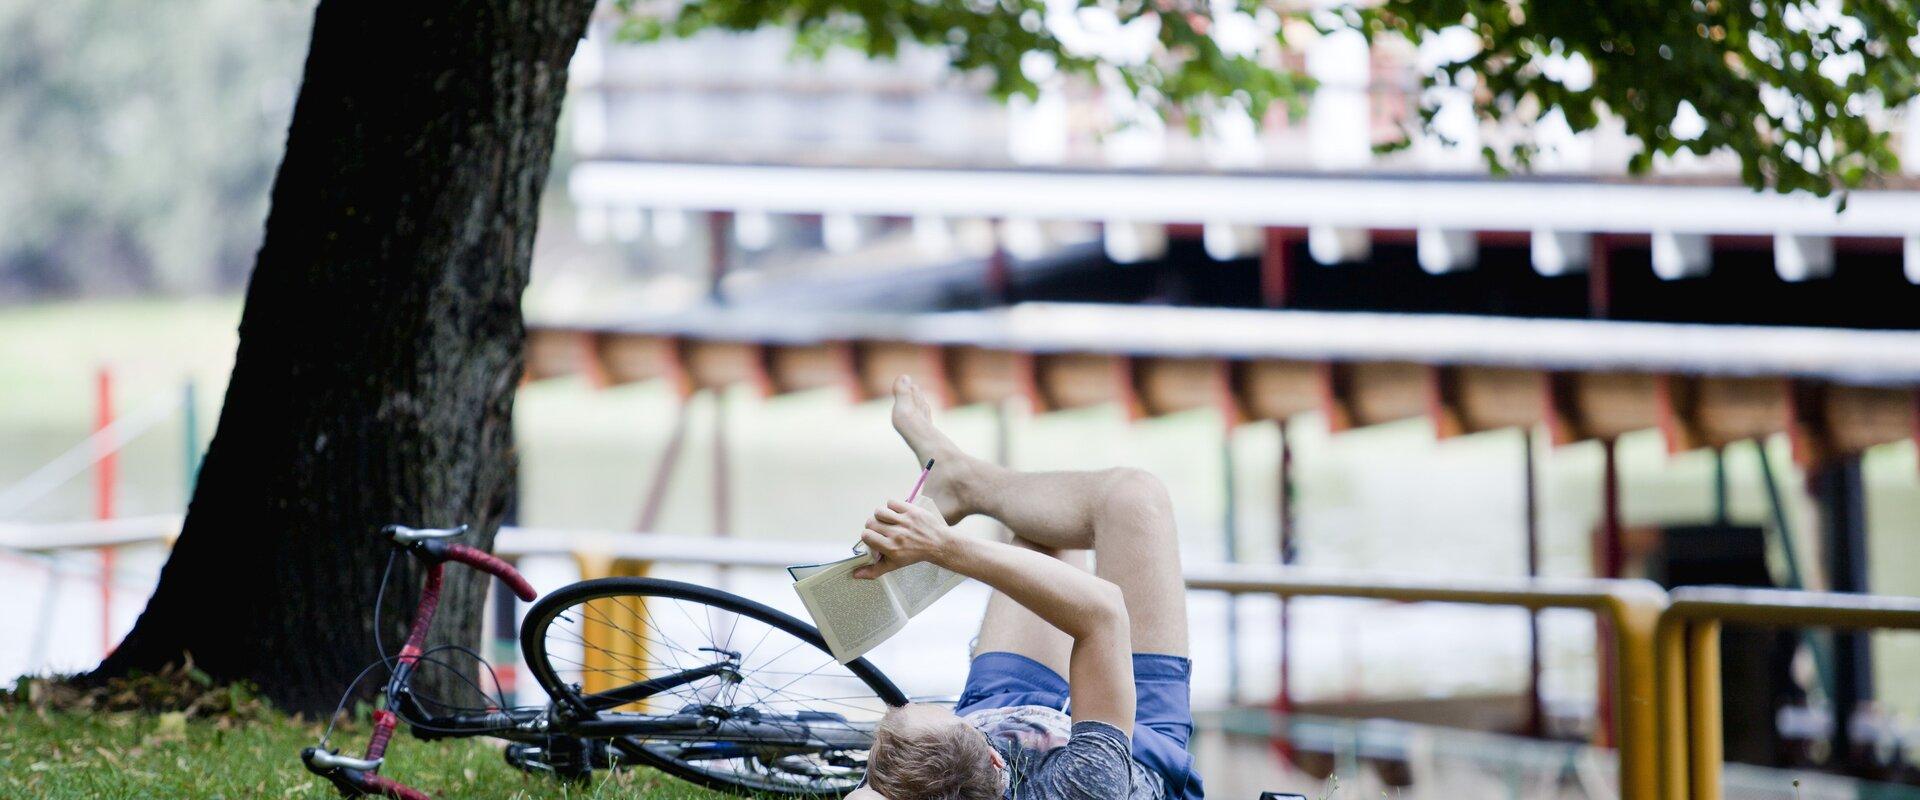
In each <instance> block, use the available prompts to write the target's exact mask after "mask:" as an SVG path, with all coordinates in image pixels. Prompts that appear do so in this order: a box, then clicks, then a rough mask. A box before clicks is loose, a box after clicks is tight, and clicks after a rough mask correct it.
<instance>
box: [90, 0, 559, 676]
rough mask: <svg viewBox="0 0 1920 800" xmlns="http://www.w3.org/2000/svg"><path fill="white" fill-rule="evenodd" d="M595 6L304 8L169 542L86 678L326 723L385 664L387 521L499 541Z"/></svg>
mask: <svg viewBox="0 0 1920 800" xmlns="http://www.w3.org/2000/svg"><path fill="white" fill-rule="evenodd" d="M592 9H593V3H592V2H591V0H520V1H519V2H494V3H446V2H442V3H426V2H408V3H367V2H353V1H352V0H322V2H321V3H320V4H319V8H318V10H317V11H316V12H315V20H314V27H313V41H312V45H311V49H310V51H309V53H308V56H307V64H306V76H305V81H304V83H303V85H302V87H301V90H300V96H299V100H298V101H297V103H296V104H295V107H294V116H293V122H292V125H291V126H290V128H289V130H288V136H287V151H286V157H285V159H284V160H283V161H282V162H281V165H280V171H279V174H278V176H277V177H276V179H275V182H274V188H273V198H272V200H273V202H272V211H271V213H270V214H269V216H268V218H267V230H266V237H265V241H264V243H263V244H262V246H261V249H260V253H259V257H258V260H257V262H256V264H255V267H254V273H253V277H252V280H251V283H250V284H249V286H248V290H247V298H246V308H245V312H244V314H243V315H242V319H241V322H240V345H239V350H238V352H237V354H236V356H235V360H234V368H233V377H232V379H231V382H230V383H229V385H228V389H227V398H226V404H225V407H224V408H223V410H222V412H221V415H220V422H219V427H218V428H217V430H216V432H215V435H214V438H213V442H212V445H211V446H210V448H209V449H208V451H207V456H206V460H205V462H204V464H203V466H202V468H201V472H200V479H199V483H198V485H197V487H196V489H195V491H194V496H193V500H192V502H191V504H190V505H189V508H188V513H187V519H186V526H185V529H184V530H183V531H182V533H181V537H180V539H179V541H178V543H177V544H176V546H175V548H174V551H173V555H172V557H171V558H170V559H169V560H168V562H167V565H166V568H165V569H164V570H163V571H162V572H161V575H160V583H159V587H158V588H157V589H156V590H155V592H154V595H153V597H152V599H150V600H149V601H148V604H147V608H146V611H145V612H143V613H142V614H141V615H140V619H139V621H138V622H137V623H136V624H135V626H134V628H133V631H132V633H131V634H129V635H128V637H127V638H126V640H125V641H124V642H122V643H121V644H120V646H119V648H118V649H116V650H115V651H114V652H113V653H112V654H111V655H110V656H109V657H108V658H107V659H106V660H105V661H104V662H102V663H101V665H100V666H99V667H98V669H96V670H95V672H94V673H92V675H91V676H90V677H92V678H95V679H99V678H104V677H109V676H113V675H120V674H125V673H127V672H129V671H133V670H152V669H155V668H157V667H159V666H161V665H164V664H167V663H170V662H176V661H179V660H180V659H182V658H183V657H184V656H186V655H187V654H191V656H192V658H193V660H194V663H195V664H197V665H198V666H199V667H200V668H201V669H203V670H205V671H206V672H208V673H209V674H211V675H212V676H214V677H215V678H217V679H223V680H234V679H245V680H250V681H253V682H254V683H256V684H258V685H259V686H260V688H261V689H262V690H263V691H264V693H265V694H266V696H267V697H268V698H270V699H271V700H272V701H274V702H275V703H276V704H277V705H279V706H281V707H283V708H285V709H287V710H291V711H303V712H309V713H325V712H329V711H331V710H332V709H333V707H334V703H335V702H336V701H337V700H338V699H339V697H340V693H341V691H342V690H343V689H344V688H345V687H346V685H347V683H348V682H349V681H350V680H352V679H353V677H354V676H355V675H356V674H358V673H359V672H360V670H361V669H362V668H363V667H365V666H367V665H368V664H371V663H373V662H374V661H376V660H377V659H378V658H379V656H378V655H377V652H376V650H375V647H374V638H373V633H374V627H373V626H374V621H373V620H372V613H371V612H372V606H373V602H374V593H375V589H376V587H377V585H378V583H379V581H380V576H381V570H382V568H383V566H384V565H385V563H386V559H387V554H388V553H389V552H390V550H389V548H388V546H387V545H386V544H385V543H384V542H383V541H382V540H380V539H379V538H377V533H378V531H379V529H380V528H381V527H382V526H384V525H387V524H389V523H396V522H397V523H403V524H409V525H415V526H423V525H433V526H442V525H454V524H460V523H467V524H471V525H473V526H474V528H475V531H476V532H475V533H474V534H472V535H471V536H470V538H469V539H468V540H467V541H469V542H471V543H473V544H476V545H478V546H482V547H486V546H489V545H490V544H491V542H492V539H493V534H494V531H495V530H496V529H497V527H498V525H499V521H500V517H501V515H502V513H503V510H504V509H505V506H506V501H507V495H508V492H509V491H510V489H511V482H512V481H511V476H512V472H513V460H514V456H513V451H512V427H511V414H512V410H513V396H514V389H515V387H516V385H517V384H518V383H519V380H520V375H521V368H522V363H523V355H522V344H523V338H524V329H523V323H522V320H521V316H520V295H521V291H522V289H523V288H524V287H525V285H526V281H527V273H528V267H529V263H530V261H531V256H532V249H533V234H534V226H535V219H536V215H537V211H538V204H539V200H540V194H541V189H542V187H543V186H544V184H545V183H546V178H547V171H548V167H549V164H550V161H551V158H552V153H553V144H554V135H555V126H556V123H557V120H558V117H559V113H560V105H561V100H562V99H563V97H564V96H565V93H566V71H567V65H568V62H569V60H570V59H571V57H572V55H573V51H574V47H575V45H576V44H577V43H578V42H579V40H580V37H581V36H582V34H583V33H584V32H585V29H586V24H587V19H588V17H589V15H590V14H591V12H592ZM448 577H449V586H448V591H447V594H446V596H445V597H444V599H443V601H442V605H441V612H440V615H439V617H438V619H437V622H436V626H435V627H436V634H437V636H436V639H438V640H439V641H446V642H458V643H462V644H469V645H471V644H473V643H474V642H475V641H476V640H477V638H478V633H479V622H480V614H479V610H480V607H481V603H482V602H483V598H484V591H483V589H484V583H483V580H482V576H477V575H476V574H474V573H473V572H472V571H470V570H466V569H464V568H460V567H457V566H456V567H452V568H450V570H449V575H448ZM419 586H420V575H419V572H418V571H417V570H415V569H413V567H412V565H411V564H410V563H408V562H407V560H406V559H402V560H401V562H400V563H399V564H398V565H397V566H396V569H395V571H394V575H393V582H392V584H391V585H390V587H389V589H388V593H387V598H386V606H385V612H384V615H383V619H381V620H380V621H379V624H380V625H381V626H382V627H381V631H382V635H383V636H384V638H385V640H386V643H387V646H388V647H389V648H390V649H394V650H397V648H398V647H399V642H400V641H401V640H402V639H403V638H404V626H405V618H406V617H407V615H408V614H409V613H410V612H411V611H412V608H413V604H414V602H415V601H416V599H417V597H418V593H419ZM375 682H376V683H377V680H376V681H375ZM360 688H361V691H360V694H361V696H365V695H366V694H367V693H369V692H371V691H373V690H375V689H377V688H378V687H377V686H365V685H363V686H362V687H360Z"/></svg>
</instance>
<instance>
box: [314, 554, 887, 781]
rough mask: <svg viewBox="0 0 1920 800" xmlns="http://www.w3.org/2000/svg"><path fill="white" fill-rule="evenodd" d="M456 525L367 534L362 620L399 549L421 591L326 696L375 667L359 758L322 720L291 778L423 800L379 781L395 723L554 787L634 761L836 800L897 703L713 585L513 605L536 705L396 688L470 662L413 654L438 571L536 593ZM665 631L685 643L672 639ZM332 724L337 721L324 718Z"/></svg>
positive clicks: (872, 676)
mask: <svg viewBox="0 0 1920 800" xmlns="http://www.w3.org/2000/svg"><path fill="white" fill-rule="evenodd" d="M466 530H467V528H466V526H464V525H462V526H460V527H457V528H448V529H430V528H427V529H415V528H409V527H405V526H401V525H391V526H388V527H386V528H385V529H383V530H382V533H383V534H384V535H385V536H386V537H387V538H388V539H389V540H390V541H391V542H392V544H393V547H394V553H393V554H392V555H391V556H389V559H388V562H387V574H386V576H383V577H382V579H381V581H380V594H379V595H378V596H377V597H376V600H375V604H374V609H375V618H376V619H378V613H379V607H380V603H381V601H382V600H384V597H385V593H386V587H387V580H388V578H390V577H391V575H392V570H393V563H394V559H397V558H398V557H399V556H400V555H401V554H405V555H408V556H411V557H413V558H415V559H417V560H419V561H420V562H421V563H423V564H424V565H426V567H427V571H426V582H425V587H424V588H423V590H422V591H421V594H420V602H419V605H418V606H417V607H416V608H415V610H414V615H413V621H412V625H411V627H410V628H409V631H408V634H407V639H406V643H405V644H404V645H403V646H402V648H401V650H400V653H399V654H398V655H395V656H391V657H389V656H387V655H386V651H385V647H384V645H383V644H379V642H378V635H377V630H376V637H375V639H376V646H377V647H379V649H380V652H381V660H380V661H378V662H376V663H374V664H372V665H370V666H369V667H368V668H367V670H366V671H363V672H362V673H361V675H360V677H359V678H356V679H355V680H354V682H353V683H352V684H350V685H349V686H348V687H347V689H346V692H345V696H344V697H343V699H342V701H341V703H342V706H343V707H344V704H345V702H346V699H345V698H346V697H351V696H352V695H353V691H354V689H355V688H356V687H357V686H358V685H359V683H360V681H361V680H363V679H365V678H366V677H367V676H368V675H369V674H372V673H373V672H374V671H375V670H377V669H378V668H380V667H383V666H384V667H388V668H389V669H390V672H389V674H388V678H387V683H386V691H385V695H384V700H383V702H382V703H381V705H380V707H379V708H378V709H377V710H375V711H374V714H373V719H374V729H373V734H372V737H371V739H370V740H369V742H368V744H367V748H366V750H365V754H364V755H363V756H362V757H360V758H354V757H351V756H343V755H341V754H340V752H339V750H337V749H330V748H329V747H328V745H329V742H330V739H331V736H332V725H331V723H330V724H329V725H328V728H327V730H326V732H325V733H323V734H322V736H321V740H320V743H319V745H318V746H315V747H308V748H306V749H304V750H302V751H301V754H300V758H301V762H302V763H303V764H305V765H306V768H307V769H308V770H309V771H311V772H313V773H314V774H316V775H319V776H320V777H322V778H325V779H327V780H328V781H329V782H331V783H332V784H333V786H334V788H336V789H338V790H339V791H340V793H341V794H342V795H343V796H346V797H360V796H380V797H389V798H394V799H395V800H428V795H426V794H425V793H424V792H421V791H420V790H418V789H414V788H412V787H409V786H407V785H406V784H403V783H400V782H399V781H396V780H394V779H392V778H389V777H386V776H384V775H381V774H380V767H381V765H382V763H383V762H384V761H385V757H386V752H387V749H388V745H389V742H390V740H391V739H392V736H393V733H394V731H395V729H396V728H397V727H398V726H399V724H400V723H402V722H405V723H406V724H407V725H408V727H409V728H410V730H411V732H412V734H413V735H414V737H415V738H418V739H422V740H433V739H446V738H458V737H473V736H491V737H496V738H500V739H505V740H507V741H508V745H507V747H506V750H505V756H506V759H507V762H508V763H509V764H512V765H513V766H515V767H517V768H519V769H522V770H526V771H529V772H539V773H547V774H552V775H555V776H557V777H560V778H562V779H569V780H582V779H585V778H587V777H588V776H589V775H590V774H591V773H592V771H593V770H596V769H618V768H624V767H628V766H633V765H644V766H650V767H654V768H657V769H659V770H661V771H663V772H666V773H667V774H670V775H673V776H675V777H678V778H681V779H684V780H687V781H691V782H692V783H694V784H697V785H700V786H703V787H706V788H709V789H717V790H720V791H725V792H731V793H734V794H759V795H767V794H772V795H784V796H801V797H838V796H842V795H845V794H846V793H847V792H850V791H852V790H853V788H854V787H856V786H858V785H859V783H860V781H861V780H862V779H863V778H864V777H865V775H866V756H867V749H868V748H869V747H870V746H871V745H872V742H873V728H874V725H875V724H876V723H877V722H878V721H879V718H880V716H881V715H883V714H884V713H885V712H886V710H887V708H889V707H892V706H899V705H904V704H905V703H906V702H907V698H906V697H905V695H903V694H902V693H901V692H900V690H899V688H897V687H895V686H894V685H893V682H892V681H890V680H888V679H887V677H886V676H885V675H882V674H881V673H880V671H879V670H877V669H875V668H874V666H873V665H872V664H870V663H868V662H867V661H866V660H865V659H859V660H855V661H853V662H850V663H848V664H845V665H842V664H840V663H838V662H837V661H835V660H834V658H833V656H832V655H831V654H830V653H829V652H828V651H827V648H826V643H825V641H824V640H822V639H821V637H820V633H819V631H818V630H816V629H815V628H814V627H813V626H811V625H809V624H807V623H805V622H801V621H800V620H798V619H795V618H794V617H792V616H790V615H788V614H785V613H782V612H780V611H777V610H775V609H772V608H769V607H767V606H765V605H762V604H760V603H756V602H754V601H752V600H748V599H746V598H743V597H739V596H737V595H733V594H730V593H727V592H723V591H720V590H717V589H712V588H708V587H704V586H697V585H694V584H689V583H681V582H678V581H669V580H660V579H654V578H601V579H597V580H588V581H581V582H578V583H574V584H571V585H569V586H566V587H563V588H561V589H559V590H557V591H554V592H553V593H551V594H549V595H547V596H546V597H545V598H544V599H541V600H540V601H539V602H537V603H534V605H533V606H532V607H531V608H530V609H529V610H528V611H527V614H526V617H525V619H524V620H523V621H522V623H521V626H520V631H519V633H520V648H521V652H522V653H523V654H524V656H525V661H526V663H527V666H528V669H529V672H530V674H531V675H532V676H533V678H534V680H535V681H536V682H537V683H538V684H539V686H540V688H541V689H543V690H544V691H545V692H546V694H547V702H546V704H544V705H540V706H522V707H510V706H509V705H508V704H507V703H506V702H505V698H504V697H497V700H498V702H494V701H493V700H494V698H490V700H489V702H488V703H487V704H486V705H485V706H482V707H460V706H455V705H452V704H449V703H446V702H442V701H440V700H438V699H436V698H431V697H426V696H424V695H422V694H420V693H419V692H416V691H415V690H414V688H413V686H412V681H413V678H414V676H415V675H416V674H417V672H418V670H419V668H420V666H421V665H423V664H430V665H437V666H442V667H446V668H448V669H451V665H449V664H448V663H447V662H446V661H445V660H444V659H442V658H439V657H438V654H439V653H441V652H443V651H453V652H460V653H464V654H466V655H468V656H470V657H472V658H473V659H474V660H475V661H476V662H477V663H479V664H481V665H485V661H484V660H482V659H480V657H479V655H478V654H477V653H474V652H473V651H472V650H470V649H468V648H464V647H459V646H456V645H442V646H439V647H434V648H427V647H426V646H425V642H426V637H427V632H428V629H429V628H430V627H431V626H432V624H433V617H434V612H435V611H436V610H437V608H438V605H439V595H440V587H441V582H442V578H443V575H442V571H443V568H444V565H445V564H446V562H448V561H453V562H458V563H461V564H465V565H466V566H468V567H471V568H473V569H477V570H480V571H482V572H486V573H489V574H491V575H493V576H494V577H496V578H498V579H499V580H501V581H502V582H504V583H505V584H506V585H507V586H508V587H509V588H511V589H512V590H513V592H514V593H515V594H516V595H518V596H519V597H520V599H522V600H526V601H528V602H532V601H533V600H534V597H535V592H534V590H533V587H532V585H530V584H529V583H527V581H526V579H525V578H524V577H522V576H521V575H520V573H519V572H518V571H517V570H515V569H514V568H513V566H512V565H510V564H508V563H507V562H505V561H502V560H500V559H498V558H496V557H494V556H493V555H491V554H489V553H486V552H484V551H481V550H479V549H476V548H473V547H470V546H467V545H463V544H458V543H455V542H453V541H451V540H452V539H453V537H456V536H459V535H461V534H462V533H465V532H466ZM668 608H671V609H672V610H673V611H668V610H667V609H668ZM656 610H658V611H662V612H665V613H661V614H656V613H654V612H655V611H656ZM674 612H677V613H674ZM675 635H691V636H692V638H691V639H689V640H687V641H683V642H676V641H674V638H673V637H674V636H675ZM682 644H685V645H691V646H686V647H683V646H681V645H682ZM488 669H489V670H491V667H488ZM455 674H456V675H457V674H459V673H458V672H457V671H455ZM461 677H462V679H463V680H465V678H464V676H461ZM467 682H468V684H469V685H470V686H471V687H472V688H473V689H474V690H476V691H478V692H479V694H480V695H482V696H486V695H487V693H486V691H485V690H484V689H482V688H481V687H479V686H478V684H476V683H473V681H471V680H468V681H467ZM494 685H495V686H498V685H499V683H498V679H497V676H496V678H495V684H494ZM430 707H435V708H438V709H439V713H435V711H434V710H433V709H432V708H430ZM339 716H340V714H339V713H338V711H336V713H335V714H334V718H335V719H337V718H338V717H339Z"/></svg>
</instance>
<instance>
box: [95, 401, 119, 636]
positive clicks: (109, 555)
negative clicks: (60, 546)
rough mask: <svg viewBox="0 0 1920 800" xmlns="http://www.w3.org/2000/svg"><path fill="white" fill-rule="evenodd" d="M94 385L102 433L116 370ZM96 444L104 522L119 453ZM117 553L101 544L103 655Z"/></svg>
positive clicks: (98, 508) (98, 515) (109, 514)
mask: <svg viewBox="0 0 1920 800" xmlns="http://www.w3.org/2000/svg"><path fill="white" fill-rule="evenodd" d="M94 388H95V412H96V413H95V414H94V418H93V432H94V435H96V436H98V435H99V434H101V433H103V432H105V431H106V429H107V428H108V427H109V426H111V425H112V424H113V371H112V370H110V369H108V368H106V367H104V366H103V367H101V368H100V371H99V373H98V376H97V378H96V380H95V385H94ZM94 447H95V452H96V454H97V455H98V456H99V458H98V460H96V461H95V462H94V471H93V479H94V480H93V488H94V493H93V510H94V518H95V519H98V520H101V521H103V522H104V521H106V520H110V519H113V491H114V488H115V487H114V483H115V481H116V479H117V478H118V474H117V473H118V472H119V469H118V467H119V464H118V463H117V462H118V460H119V455H118V454H117V453H116V452H115V451H114V448H113V445H112V444H111V443H108V442H107V441H105V440H104V439H98V440H96V441H95V444H94ZM114 556H115V553H114V549H113V548H112V547H102V548H100V652H101V654H102V655H103V656H104V655H106V654H107V653H111V652H113V567H114V563H113V562H114V560H115V559H114Z"/></svg>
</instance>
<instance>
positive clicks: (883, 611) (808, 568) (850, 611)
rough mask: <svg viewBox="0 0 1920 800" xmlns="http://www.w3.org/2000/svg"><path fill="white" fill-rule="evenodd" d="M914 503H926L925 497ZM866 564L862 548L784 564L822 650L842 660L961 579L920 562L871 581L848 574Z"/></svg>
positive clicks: (885, 635)
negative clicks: (832, 556) (821, 641)
mask: <svg viewBox="0 0 1920 800" xmlns="http://www.w3.org/2000/svg"><path fill="white" fill-rule="evenodd" d="M920 504H921V505H925V506H927V507H929V508H931V507H932V504H931V503H928V502H925V501H923V502H921V503H920ZM871 563H873V555H872V554H870V553H864V552H863V553H859V554H858V555H855V556H853V557H852V558H846V559H842V560H839V561H833V562H828V563H825V564H808V565H804V566H795V567H788V568H787V574H788V575H791V576H793V580H794V584H793V590H794V591H795V592H797V593H799V595H800V602H802V603H805V604H806V606H807V613H808V614H810V615H812V616H813V624H814V625H815V626H817V627H819V628H820V635H821V636H822V637H824V638H825V639H826V640H827V649H828V650H830V651H832V652H833V657H834V658H835V659H836V660H838V661H839V662H840V663H842V664H845V663H847V662H849V661H852V660H854V659H856V658H859V657H861V656H863V655H866V654H867V651H869V650H872V649H873V648H875V647H878V646H880V643H881V642H884V641H886V640H887V639H889V638H891V637H892V636H893V635H894V634H896V633H899V632H900V629H901V628H904V627H906V626H907V620H909V619H912V618H913V617H914V615H916V614H919V613H920V612H921V611H924V610H926V608H927V606H930V605H933V603H934V601H935V600H939V599H940V598H941V597H942V596H945V595H946V593H947V592H950V591H952V590H953V587H955V586H959V585H960V582H961V581H964V580H966V576H964V575H961V574H959V573H957V572H954V571H952V570H949V569H946V568H944V567H940V566H937V565H935V564H932V563H930V562H925V561H922V562H920V563H918V564H914V565H912V566H908V567H902V568H900V569H896V570H894V571H892V572H889V573H887V574H885V575H882V576H880V577H879V578H876V579H873V580H862V579H859V578H855V577H853V571H854V570H856V569H859V568H861V567H864V566H866V565H868V564H871Z"/></svg>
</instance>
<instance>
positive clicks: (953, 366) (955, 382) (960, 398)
mask: <svg viewBox="0 0 1920 800" xmlns="http://www.w3.org/2000/svg"><path fill="white" fill-rule="evenodd" d="M942 355H943V358H944V360H945V362H946V364H945V367H946V373H947V378H948V380H947V383H948V385H949V386H950V387H952V391H953V402H954V404H956V405H973V404H974V403H1004V402H1006V401H1008V400H1011V399H1014V398H1021V399H1025V400H1029V401H1033V402H1034V405H1035V406H1038V405H1039V403H1038V401H1037V393H1036V391H1035V389H1034V385H1033V357H1032V356H1030V355H1028V354H1026V353H1016V352H1012V351H1009V350H990V349H987V348H983V347H974V346H971V345H963V346H958V347H948V348H945V350H944V352H943V354H942Z"/></svg>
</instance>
